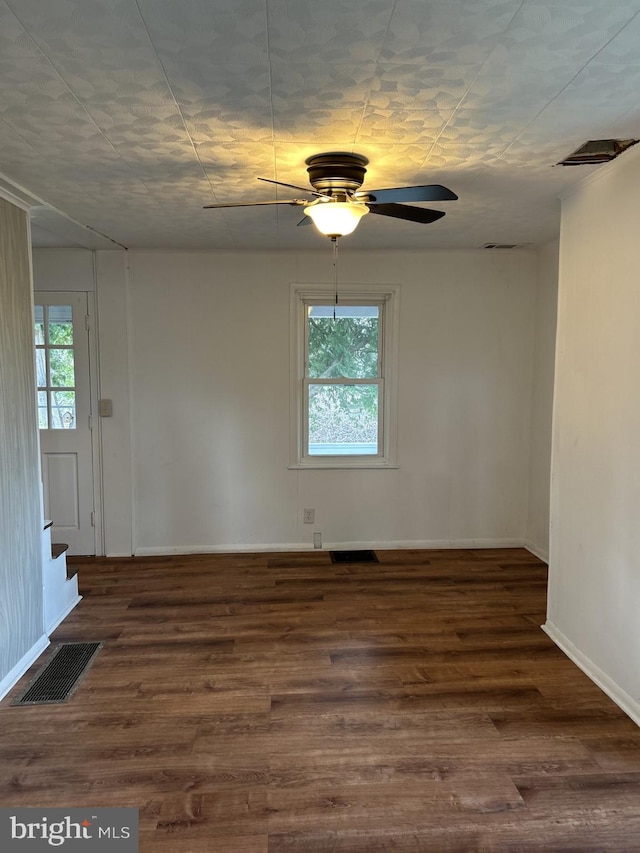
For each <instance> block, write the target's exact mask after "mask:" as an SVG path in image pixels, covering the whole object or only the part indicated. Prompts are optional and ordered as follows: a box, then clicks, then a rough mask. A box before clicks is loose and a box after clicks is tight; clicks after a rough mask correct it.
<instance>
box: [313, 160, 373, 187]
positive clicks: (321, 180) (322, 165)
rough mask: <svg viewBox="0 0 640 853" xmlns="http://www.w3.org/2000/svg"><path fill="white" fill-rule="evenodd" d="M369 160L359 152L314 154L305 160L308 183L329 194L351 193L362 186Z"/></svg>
mask: <svg viewBox="0 0 640 853" xmlns="http://www.w3.org/2000/svg"><path fill="white" fill-rule="evenodd" d="M368 162H369V161H368V160H367V158H366V157H363V156H362V155H361V154H348V153H346V152H342V151H333V152H330V153H328V154H314V156H313V157H308V158H307V159H306V160H305V163H306V164H307V172H308V173H309V183H310V184H311V186H312V187H314V189H316V190H317V191H318V192H322V193H324V192H327V191H328V194H329V195H340V194H347V193H353V192H355V191H356V190H358V189H359V188H360V187H361V186H362V182H363V181H364V176H365V174H366V171H367V170H366V168H365V166H366V165H367V163H368Z"/></svg>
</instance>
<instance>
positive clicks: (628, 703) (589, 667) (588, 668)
mask: <svg viewBox="0 0 640 853" xmlns="http://www.w3.org/2000/svg"><path fill="white" fill-rule="evenodd" d="M540 627H541V628H542V630H543V631H544V632H545V634H547V635H548V636H549V637H550V638H551V639H552V640H553V642H554V643H555V644H556V646H558V648H559V649H561V650H562V651H563V652H564V653H565V655H566V656H567V657H568V658H569V659H570V660H572V661H573V662H574V663H575V665H576V666H577V667H579V668H580V669H581V670H582V671H583V672H584V674H585V675H586V676H587V677H588V678H590V679H591V681H593V683H594V684H597V685H598V687H599V688H600V689H601V690H602V691H603V692H604V693H606V694H607V696H608V697H609V698H610V699H612V700H613V701H614V702H615V703H616V705H617V706H618V707H619V708H621V709H622V710H623V711H624V712H625V714H626V715H627V716H628V717H631V719H632V720H633V722H634V723H635V724H636V725H638V726H640V702H638V701H637V700H636V699H634V698H633V696H630V695H629V693H627V692H626V690H623V689H622V687H620V685H619V684H617V683H616V682H615V681H613V679H611V678H609V676H608V675H607V674H606V672H603V671H602V670H601V669H600V668H599V667H598V666H596V664H595V663H594V662H593V661H592V660H591V659H590V658H588V657H587V656H586V655H584V654H583V653H582V652H581V651H580V649H578V648H576V646H574V645H573V643H572V642H571V640H569V639H568V638H567V637H565V635H564V634H563V633H562V631H561V630H560V629H559V628H557V627H556V626H555V625H554V624H553V622H549V620H547V621H546V622H545V624H544V625H541V626H540Z"/></svg>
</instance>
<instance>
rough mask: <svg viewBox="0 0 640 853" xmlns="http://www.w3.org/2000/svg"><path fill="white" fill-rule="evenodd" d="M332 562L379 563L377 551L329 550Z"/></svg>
mask: <svg viewBox="0 0 640 853" xmlns="http://www.w3.org/2000/svg"><path fill="white" fill-rule="evenodd" d="M329 553H330V554H331V562H332V563H377V562H379V560H378V557H377V556H376V553H375V551H329Z"/></svg>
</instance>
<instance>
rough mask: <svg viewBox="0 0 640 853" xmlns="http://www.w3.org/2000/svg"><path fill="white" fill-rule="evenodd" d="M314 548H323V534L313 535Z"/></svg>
mask: <svg viewBox="0 0 640 853" xmlns="http://www.w3.org/2000/svg"><path fill="white" fill-rule="evenodd" d="M313 547H314V548H322V533H314V534H313Z"/></svg>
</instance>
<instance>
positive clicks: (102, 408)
mask: <svg viewBox="0 0 640 853" xmlns="http://www.w3.org/2000/svg"><path fill="white" fill-rule="evenodd" d="M98 414H99V415H100V417H101V418H110V417H112V416H113V400H99V401H98Z"/></svg>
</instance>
